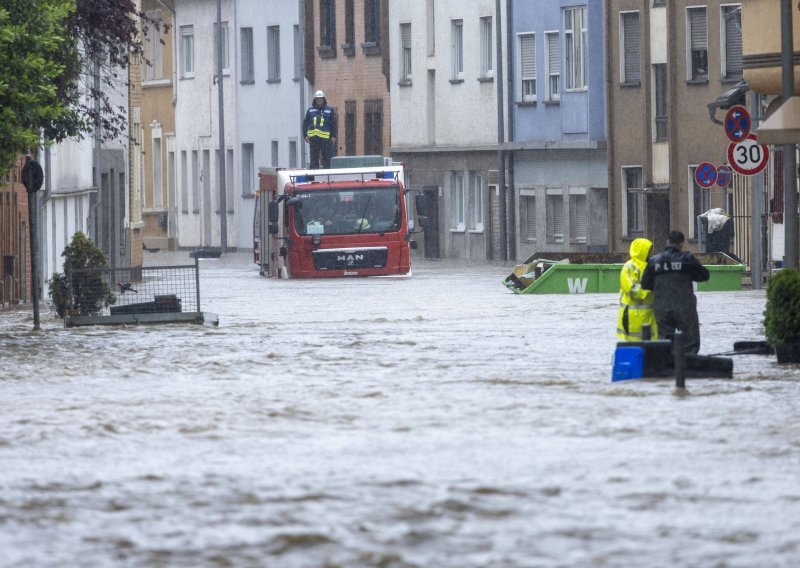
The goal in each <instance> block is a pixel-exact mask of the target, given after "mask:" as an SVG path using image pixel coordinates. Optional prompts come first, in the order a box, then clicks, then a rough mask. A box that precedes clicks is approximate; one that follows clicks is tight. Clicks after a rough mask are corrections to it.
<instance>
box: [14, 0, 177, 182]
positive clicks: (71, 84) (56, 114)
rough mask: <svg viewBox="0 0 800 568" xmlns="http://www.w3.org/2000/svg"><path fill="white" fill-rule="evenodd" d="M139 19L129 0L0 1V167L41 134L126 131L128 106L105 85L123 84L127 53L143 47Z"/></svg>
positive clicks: (52, 138) (55, 138)
mask: <svg viewBox="0 0 800 568" xmlns="http://www.w3.org/2000/svg"><path fill="white" fill-rule="evenodd" d="M145 20H148V18H147V16H146V15H145V14H144V13H142V12H140V11H137V10H136V5H135V3H134V0H2V2H0V171H2V170H4V169H5V168H6V167H7V166H9V165H10V164H11V163H12V162H13V160H14V159H15V158H16V156H17V155H18V154H19V153H24V152H26V151H28V150H30V149H32V148H35V147H37V146H39V144H40V142H41V139H42V138H44V141H45V143H53V142H60V141H61V140H64V139H66V138H71V137H76V136H81V135H83V134H86V133H88V132H91V131H94V129H95V128H97V129H99V131H100V133H101V137H102V138H103V139H114V138H119V137H120V135H121V134H122V133H124V132H125V127H126V125H127V110H126V109H125V108H122V107H117V108H113V107H112V106H111V103H110V100H109V97H108V93H109V92H113V91H114V90H120V89H124V88H125V85H126V82H127V68H128V64H129V62H130V58H131V57H140V56H142V55H143V54H144V43H143V41H144V38H143V36H142V34H141V33H140V30H144V29H146V28H145V26H144V25H143V23H144V21H145ZM149 21H151V22H152V23H153V24H154V26H156V27H159V26H161V25H162V24H161V23H160V22H158V21H153V20H149ZM95 63H97V65H99V67H100V73H99V74H97V73H96V72H95V71H96V67H95ZM96 75H97V76H99V83H96V82H95V76H96Z"/></svg>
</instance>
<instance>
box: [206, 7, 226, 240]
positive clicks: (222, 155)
mask: <svg viewBox="0 0 800 568" xmlns="http://www.w3.org/2000/svg"><path fill="white" fill-rule="evenodd" d="M229 33H230V32H229ZM229 37H230V36H229ZM216 55H217V99H218V101H219V237H220V249H221V250H222V254H226V253H227V252H228V203H227V195H226V189H225V184H226V183H227V180H226V179H225V178H226V176H225V165H226V164H225V160H226V159H227V152H226V151H225V104H224V95H223V93H224V91H223V88H222V83H223V81H222V60H223V45H222V0H217V54H216ZM208 206H209V207H210V204H208Z"/></svg>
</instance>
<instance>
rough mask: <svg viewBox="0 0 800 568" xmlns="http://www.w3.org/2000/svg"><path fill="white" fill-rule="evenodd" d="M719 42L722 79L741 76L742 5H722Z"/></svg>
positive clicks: (734, 78)
mask: <svg viewBox="0 0 800 568" xmlns="http://www.w3.org/2000/svg"><path fill="white" fill-rule="evenodd" d="M720 10H721V12H722V23H721V25H720V42H721V44H722V45H721V49H720V51H721V55H722V77H723V79H730V80H736V79H741V78H742V7H741V5H740V4H736V5H730V6H722V7H721V8H720Z"/></svg>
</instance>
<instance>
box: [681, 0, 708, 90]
mask: <svg viewBox="0 0 800 568" xmlns="http://www.w3.org/2000/svg"><path fill="white" fill-rule="evenodd" d="M686 38H687V43H688V45H687V47H688V49H687V50H686V51H687V53H686V55H687V62H686V64H687V68H688V73H687V79H688V80H690V81H707V80H708V26H707V22H706V9H705V6H703V7H700V8H686Z"/></svg>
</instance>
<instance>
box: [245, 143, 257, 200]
mask: <svg viewBox="0 0 800 568" xmlns="http://www.w3.org/2000/svg"><path fill="white" fill-rule="evenodd" d="M254 182H255V149H254V146H253V144H252V143H245V144H242V195H253V193H255V191H254V190H255V189H256V187H255V183H254Z"/></svg>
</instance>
